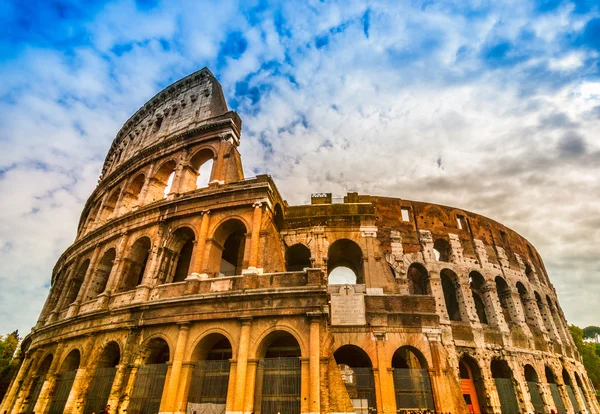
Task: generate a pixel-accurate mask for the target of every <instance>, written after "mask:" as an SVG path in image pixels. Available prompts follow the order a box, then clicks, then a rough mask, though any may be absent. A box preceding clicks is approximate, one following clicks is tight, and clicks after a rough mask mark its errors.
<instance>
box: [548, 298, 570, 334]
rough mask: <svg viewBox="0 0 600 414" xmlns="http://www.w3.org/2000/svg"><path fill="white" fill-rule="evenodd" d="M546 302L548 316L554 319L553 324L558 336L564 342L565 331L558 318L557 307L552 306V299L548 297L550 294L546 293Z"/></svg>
mask: <svg viewBox="0 0 600 414" xmlns="http://www.w3.org/2000/svg"><path fill="white" fill-rule="evenodd" d="M546 303H547V304H548V310H549V311H550V316H551V317H552V320H553V321H554V326H556V330H557V331H558V334H559V336H560V338H561V339H562V340H563V342H566V338H565V333H564V331H563V329H562V328H563V326H562V320H561V319H560V316H559V315H558V312H557V308H556V307H555V306H554V303H553V302H552V299H550V296H548V295H546Z"/></svg>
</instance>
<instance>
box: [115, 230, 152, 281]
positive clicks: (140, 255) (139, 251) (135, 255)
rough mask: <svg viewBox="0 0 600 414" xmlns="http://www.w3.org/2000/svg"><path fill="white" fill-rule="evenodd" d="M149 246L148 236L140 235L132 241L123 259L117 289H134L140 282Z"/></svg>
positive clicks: (148, 254) (146, 262) (146, 261)
mask: <svg viewBox="0 0 600 414" xmlns="http://www.w3.org/2000/svg"><path fill="white" fill-rule="evenodd" d="M151 247H152V244H151V242H150V239H149V238H148V237H141V238H139V239H138V240H136V242H135V243H133V245H132V246H131V248H130V249H129V255H128V256H127V259H125V263H124V266H123V269H124V271H123V282H122V283H121V287H120V289H119V291H121V292H123V291H127V290H132V289H135V288H136V286H138V285H139V284H141V283H142V280H143V278H144V272H145V271H146V265H147V264H148V257H149V256H150V248H151Z"/></svg>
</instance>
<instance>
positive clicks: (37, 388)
mask: <svg viewBox="0 0 600 414" xmlns="http://www.w3.org/2000/svg"><path fill="white" fill-rule="evenodd" d="M50 365H52V355H47V356H46V358H44V360H43V361H42V363H41V364H40V367H39V368H38V370H37V372H36V375H35V376H34V377H33V379H32V380H31V386H30V387H29V395H28V396H27V399H26V400H25V402H26V403H27V406H26V407H25V410H24V413H25V414H32V413H33V409H34V408H35V404H36V403H37V400H38V398H39V396H40V392H41V391H42V387H43V386H44V382H45V381H46V375H48V371H49V370H50Z"/></svg>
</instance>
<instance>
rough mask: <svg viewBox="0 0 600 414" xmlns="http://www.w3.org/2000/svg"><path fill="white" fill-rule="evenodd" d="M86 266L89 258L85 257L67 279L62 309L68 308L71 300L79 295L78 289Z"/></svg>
mask: <svg viewBox="0 0 600 414" xmlns="http://www.w3.org/2000/svg"><path fill="white" fill-rule="evenodd" d="M88 267H90V259H85V260H84V261H83V262H82V263H81V264H80V265H79V266H78V267H77V270H76V271H75V273H74V274H73V276H72V277H71V280H69V282H68V285H67V291H66V295H65V299H64V301H63V305H62V310H64V309H66V308H68V307H69V305H71V304H72V303H73V302H75V300H77V296H78V295H79V290H80V289H81V285H82V284H83V280H84V279H85V275H86V273H87V271H88Z"/></svg>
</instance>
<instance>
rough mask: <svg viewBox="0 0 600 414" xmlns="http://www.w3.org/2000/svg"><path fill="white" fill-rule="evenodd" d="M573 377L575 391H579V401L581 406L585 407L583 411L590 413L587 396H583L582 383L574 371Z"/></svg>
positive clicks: (583, 388)
mask: <svg viewBox="0 0 600 414" xmlns="http://www.w3.org/2000/svg"><path fill="white" fill-rule="evenodd" d="M573 375H574V377H575V384H574V385H576V386H577V390H578V391H579V395H580V396H581V400H582V401H583V404H584V406H585V410H586V411H587V412H591V411H590V406H589V403H588V400H587V396H586V394H585V387H584V386H583V382H582V381H581V378H580V377H579V374H578V373H577V371H575V373H574V374H573Z"/></svg>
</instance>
